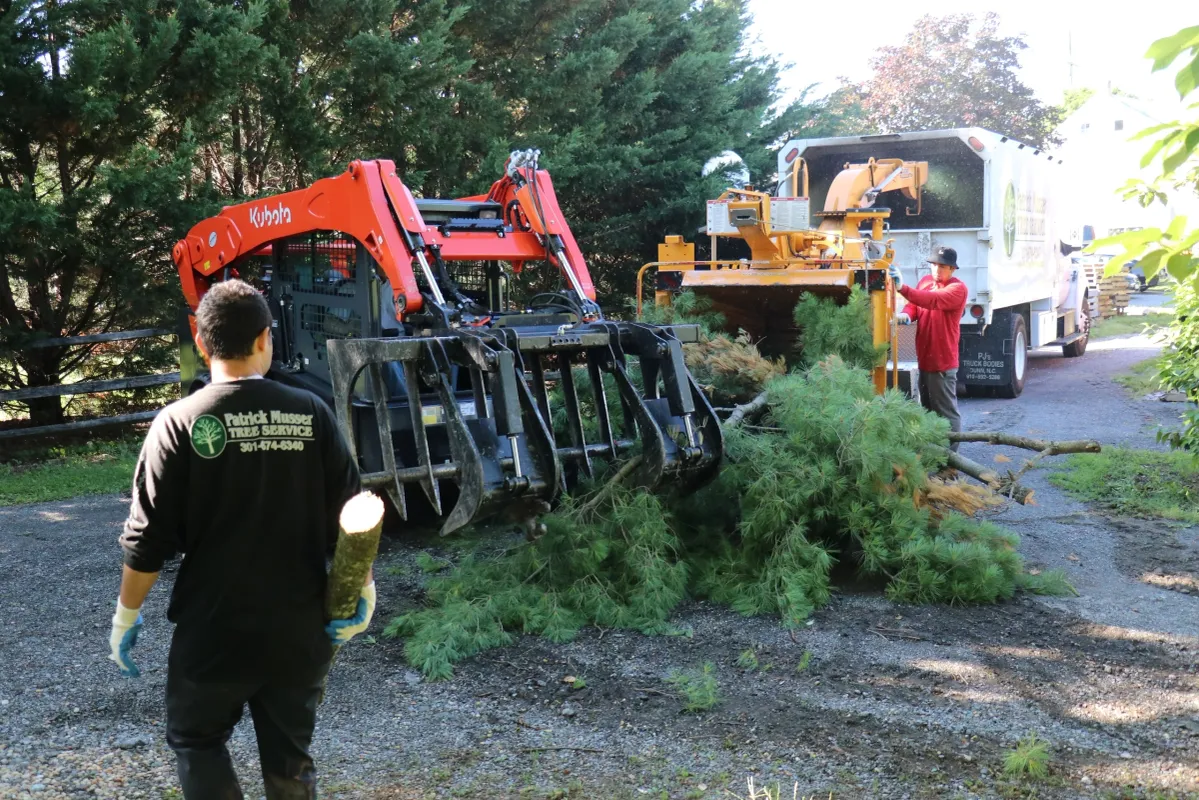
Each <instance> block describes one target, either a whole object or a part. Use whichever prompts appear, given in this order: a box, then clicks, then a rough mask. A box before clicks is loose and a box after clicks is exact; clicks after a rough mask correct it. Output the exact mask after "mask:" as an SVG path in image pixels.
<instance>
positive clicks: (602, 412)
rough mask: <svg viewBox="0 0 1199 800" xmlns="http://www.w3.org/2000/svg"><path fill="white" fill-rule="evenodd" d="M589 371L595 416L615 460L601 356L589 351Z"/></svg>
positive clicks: (614, 445) (614, 443) (609, 453)
mask: <svg viewBox="0 0 1199 800" xmlns="http://www.w3.org/2000/svg"><path fill="white" fill-rule="evenodd" d="M587 372H588V374H590V376H591V390H592V392H593V393H594V394H595V418H596V420H597V421H598V422H599V428H600V438H601V439H602V440H603V442H604V444H605V445H607V447H608V457H609V458H611V459H612V460H613V461H615V460H616V459H617V457H618V454H617V452H616V440H615V438H614V437H613V436H612V420H611V419H610V418H609V416H608V393H607V392H606V391H605V390H604V374H603V371H602V370H600V362H599V357H598V356H597V355H596V354H595V353H593V352H591V351H588V352H587Z"/></svg>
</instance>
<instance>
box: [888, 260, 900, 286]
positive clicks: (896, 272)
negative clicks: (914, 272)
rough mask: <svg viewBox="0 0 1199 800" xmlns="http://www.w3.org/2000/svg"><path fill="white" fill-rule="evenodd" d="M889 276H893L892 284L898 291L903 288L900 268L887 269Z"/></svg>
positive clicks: (891, 267)
mask: <svg viewBox="0 0 1199 800" xmlns="http://www.w3.org/2000/svg"><path fill="white" fill-rule="evenodd" d="M887 274H888V275H890V276H891V283H893V284H895V288H896V289H900V288H902V287H903V276H902V275H900V274H899V267H896V266H894V265H892V266H890V267H887Z"/></svg>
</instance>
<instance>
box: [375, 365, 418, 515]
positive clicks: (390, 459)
mask: <svg viewBox="0 0 1199 800" xmlns="http://www.w3.org/2000/svg"><path fill="white" fill-rule="evenodd" d="M366 374H367V375H368V376H369V378H370V382H371V396H372V397H373V399H374V403H375V425H376V427H377V428H378V429H379V450H380V452H381V454H382V456H383V471H384V472H387V473H389V474H390V475H391V476H392V479H391V480H390V481H388V482H387V493H388V494H389V495H390V496H391V501H392V502H393V503H395V507H396V510H397V511H399V512H400V517H401V518H402V519H404V520H405V521H407V519H408V501H407V498H406V497H405V495H404V485H403V484H402V483H400V477H399V475H397V474H396V453H395V445H393V444H392V440H391V412H390V411H389V410H388V408H387V383H386V382H385V381H384V380H383V367H382V365H381V364H380V363H379V362H378V361H372V362H370V363H369V364H367V365H366Z"/></svg>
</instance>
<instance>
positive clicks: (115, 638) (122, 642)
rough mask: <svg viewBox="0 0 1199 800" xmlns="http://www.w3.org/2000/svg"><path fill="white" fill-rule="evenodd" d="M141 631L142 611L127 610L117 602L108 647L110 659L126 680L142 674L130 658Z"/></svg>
mask: <svg viewBox="0 0 1199 800" xmlns="http://www.w3.org/2000/svg"><path fill="white" fill-rule="evenodd" d="M141 629H142V614H141V609H139V608H125V606H123V605H121V601H120V600H117V613H116V614H113V616H112V633H111V634H109V636H108V647H109V649H110V650H111V651H112V652H110V653H109V654H108V657H109V658H110V659H112V660H113V661H115V662H116V664H117V666H118V667H119V668H120V670H121V674H122V675H124V676H125V677H126V678H136V677H137V676H139V675H141V674H142V671H141V670H140V669H138V668H137V664H134V663H133V659H132V658H130V656H129V651H130V650H132V649H133V646H134V645H135V644H137V634H138V632H139V631H141Z"/></svg>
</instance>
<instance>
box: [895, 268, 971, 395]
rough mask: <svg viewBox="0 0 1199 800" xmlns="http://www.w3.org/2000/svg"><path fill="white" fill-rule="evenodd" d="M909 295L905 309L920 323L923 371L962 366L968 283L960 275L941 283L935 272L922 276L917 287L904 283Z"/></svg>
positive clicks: (918, 335) (902, 291)
mask: <svg viewBox="0 0 1199 800" xmlns="http://www.w3.org/2000/svg"><path fill="white" fill-rule="evenodd" d="M899 293H900V294H902V295H903V296H904V297H905V298H907V301H908V304H907V305H906V306H905V307H904V309H903V313H905V314H907V315H908V316H909V317H911V318H912V322H915V323H917V324H916V363H917V364H918V365H919V367H920V370H921V371H922V372H948V371H949V370H954V369H957V368H958V339H960V338H961V333H962V331H961V326H960V325H959V322H960V321H961V319H962V310H963V309H965V308H966V295H967V292H966V284H964V283H962V282H961V281H959V280H958V279H957V278H950V279H949V280H948V281H947V282H945V283H938V282H937V279H936V278H934V277H933V276H932V275H926V276H924V277H923V278H921V279H920V282H919V283H917V284H916V287H915V288H912V287H911V286H904V287H903V288H901V289H900V290H899Z"/></svg>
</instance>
